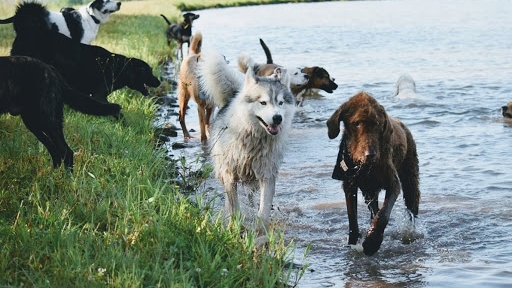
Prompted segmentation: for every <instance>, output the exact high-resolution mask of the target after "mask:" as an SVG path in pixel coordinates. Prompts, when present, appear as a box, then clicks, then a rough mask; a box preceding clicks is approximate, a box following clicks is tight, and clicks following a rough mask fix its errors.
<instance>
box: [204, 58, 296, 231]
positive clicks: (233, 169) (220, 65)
mask: <svg viewBox="0 0 512 288" xmlns="http://www.w3.org/2000/svg"><path fill="white" fill-rule="evenodd" d="M210 56H211V55H210ZM214 58H215V57H214ZM203 60H204V61H205V63H204V65H202V66H203V67H202V69H201V70H200V72H199V73H200V79H201V81H200V85H201V86H202V89H203V90H204V91H207V93H209V95H210V97H213V99H214V102H215V103H216V105H218V107H219V109H220V110H219V112H218V114H217V116H216V117H215V119H214V120H213V123H212V126H211V131H210V136H211V139H210V140H209V144H210V147H211V158H212V160H213V164H214V169H215V175H216V177H217V178H218V179H219V180H220V181H221V182H222V184H223V185H224V189H225V191H226V194H227V197H226V199H225V208H226V211H227V212H228V213H229V214H230V215H231V216H236V215H237V214H238V213H239V211H240V204H239V201H238V194H237V184H243V185H248V186H249V187H251V188H254V189H255V190H256V189H257V188H258V187H259V190H260V193H261V194H260V205H259V210H258V215H257V216H258V220H259V221H261V226H259V228H263V229H267V228H268V227H269V224H270V212H271V208H272V200H273V198H274V193H275V184H276V178H277V175H278V172H279V167H280V166H281V162H282V160H283V156H284V148H285V147H286V140H287V138H288V133H289V131H290V128H291V123H292V118H293V116H294V113H295V99H294V97H293V95H292V94H291V92H290V90H289V88H288V87H286V86H285V85H283V84H282V83H281V81H280V79H282V77H281V76H279V75H278V77H258V76H256V75H255V73H254V70H253V69H252V67H249V69H248V70H247V73H246V74H245V80H244V79H243V78H242V79H241V81H242V85H240V82H239V81H240V78H239V77H238V74H240V75H243V74H241V73H239V72H238V71H233V70H231V69H232V68H230V67H229V66H228V65H227V64H226V62H225V61H224V59H223V57H222V55H218V56H217V58H215V59H213V61H210V60H211V59H203ZM282 72H283V73H286V72H285V71H282ZM282 76H283V77H284V75H282ZM260 232H261V230H260Z"/></svg>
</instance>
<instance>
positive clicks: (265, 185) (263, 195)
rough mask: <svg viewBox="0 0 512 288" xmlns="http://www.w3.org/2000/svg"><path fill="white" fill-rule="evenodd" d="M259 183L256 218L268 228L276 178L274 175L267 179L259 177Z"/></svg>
mask: <svg viewBox="0 0 512 288" xmlns="http://www.w3.org/2000/svg"><path fill="white" fill-rule="evenodd" d="M259 184H260V207H259V209H258V218H259V219H258V220H260V221H261V224H262V225H261V226H262V228H263V229H265V230H268V228H269V226H270V211H271V209H272V201H273V200H274V193H275V189H276V179H275V177H271V178H268V179H260V180H259ZM260 232H263V231H260ZM259 234H262V233H259Z"/></svg>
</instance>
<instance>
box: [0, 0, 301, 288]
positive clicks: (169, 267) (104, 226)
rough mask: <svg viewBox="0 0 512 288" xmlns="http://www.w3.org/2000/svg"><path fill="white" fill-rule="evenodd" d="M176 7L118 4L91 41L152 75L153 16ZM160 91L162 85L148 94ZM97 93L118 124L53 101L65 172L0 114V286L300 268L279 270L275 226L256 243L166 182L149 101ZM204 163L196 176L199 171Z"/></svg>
mask: <svg viewBox="0 0 512 288" xmlns="http://www.w3.org/2000/svg"><path fill="white" fill-rule="evenodd" d="M194 2H196V3H203V2H200V1H192V2H190V3H194ZM217 2H220V3H221V4H222V2H223V1H221V0H219V1H217ZM180 3H181V2H177V1H164V0H155V1H130V2H123V6H122V9H121V11H119V12H118V13H117V14H114V15H112V16H111V19H110V21H109V22H108V23H107V24H105V25H103V26H102V27H101V28H100V32H99V35H98V37H97V39H96V40H95V41H94V43H93V44H95V45H100V46H103V47H105V48H107V49H109V50H111V51H112V52H115V53H119V54H124V55H126V56H130V57H137V58H140V59H143V60H144V61H146V62H148V63H149V64H150V65H151V66H152V67H154V73H155V74H156V75H160V71H161V65H162V63H164V62H165V61H167V60H168V59H169V55H170V54H171V51H172V50H171V49H170V48H169V47H167V44H166V40H165V37H164V30H165V22H164V21H163V20H162V19H161V17H160V16H159V14H160V13H163V14H166V15H167V16H168V17H169V18H171V19H173V20H175V19H176V17H177V16H179V10H178V9H177V8H176V7H177V6H180ZM187 3H188V2H187ZM48 5H49V8H50V9H55V10H58V9H59V7H57V6H55V4H48ZM208 5H211V6H215V5H217V4H216V2H213V1H212V2H211V3H208ZM142 12H143V13H142ZM13 13H14V7H13V5H12V4H9V3H6V2H2V3H0V18H2V19H4V18H7V17H9V16H11V15H12V14H13ZM173 15H174V17H173ZM13 38H14V33H13V31H12V25H0V56H6V55H8V54H9V51H10V46H11V44H12V41H13ZM169 89H170V87H169V85H166V84H165V83H164V84H162V85H161V87H159V88H156V89H153V90H152V91H151V92H152V94H153V95H160V94H164V93H167V92H168V91H169ZM109 100H110V101H111V102H115V103H119V104H120V105H121V106H122V107H123V114H124V115H125V118H126V121H125V122H124V123H121V122H116V121H115V120H113V119H111V118H108V117H94V116H89V115H84V114H81V113H78V112H75V111H73V110H71V109H69V108H67V107H66V108H65V123H64V133H65V137H66V140H67V142H68V144H69V146H70V147H71V149H72V150H73V151H75V156H74V172H73V173H72V174H71V173H69V172H67V171H65V169H64V168H63V167H61V168H59V169H52V168H51V166H52V162H51V158H50V155H49V154H48V152H47V150H46V149H45V147H44V146H43V145H42V144H40V143H39V142H38V141H37V140H36V138H35V137H34V136H33V135H32V134H31V133H30V132H29V131H28V130H27V129H26V127H25V126H24V125H23V123H22V121H21V119H20V118H19V117H13V116H9V115H2V116H0V247H2V249H1V250H0V286H2V287H3V286H16V287H19V286H29V287H34V286H35V287H105V286H109V287H280V286H285V283H291V284H292V285H293V284H296V281H297V280H296V279H297V278H300V272H302V271H297V270H288V269H286V268H285V262H286V260H289V255H290V253H291V251H290V250H291V248H290V246H289V245H287V244H285V241H284V240H283V238H282V234H281V233H279V232H278V231H277V232H276V233H275V234H272V235H271V236H272V237H271V241H270V242H269V245H268V247H266V248H265V249H263V248H261V247H256V246H255V245H254V243H253V240H254V235H253V234H252V232H251V231H248V232H247V231H243V227H240V225H239V223H235V225H233V226H231V227H226V225H224V224H223V223H224V221H223V219H221V218H217V216H214V215H218V214H217V212H218V211H212V209H210V203H207V202H205V200H204V199H202V198H201V197H200V196H196V194H195V193H184V191H181V189H180V187H179V186H177V185H176V184H174V182H173V181H170V179H173V178H174V177H175V175H173V173H174V171H175V169H174V167H173V165H182V164H183V165H187V163H181V164H180V163H175V164H172V163H169V162H167V161H166V160H165V157H164V156H165V152H164V151H161V150H158V149H155V144H154V140H153V127H152V123H153V120H154V117H155V109H156V106H155V104H154V100H153V99H151V98H145V97H142V96H141V95H140V94H139V93H138V92H134V91H132V90H129V89H122V90H119V91H116V92H114V93H112V95H110V96H109ZM204 170H205V171H203V172H204V173H205V174H206V176H208V173H209V172H210V171H211V167H205V169H204ZM188 181H189V182H193V180H188ZM242 234H244V235H247V236H246V237H240V235H242ZM270 255H272V257H271V256H270Z"/></svg>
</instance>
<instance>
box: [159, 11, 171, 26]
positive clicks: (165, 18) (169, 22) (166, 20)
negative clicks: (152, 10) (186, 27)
mask: <svg viewBox="0 0 512 288" xmlns="http://www.w3.org/2000/svg"><path fill="white" fill-rule="evenodd" d="M160 16H162V18H164V20H165V22H167V25H172V23H171V21H169V20H168V19H167V17H165V16H164V14H160Z"/></svg>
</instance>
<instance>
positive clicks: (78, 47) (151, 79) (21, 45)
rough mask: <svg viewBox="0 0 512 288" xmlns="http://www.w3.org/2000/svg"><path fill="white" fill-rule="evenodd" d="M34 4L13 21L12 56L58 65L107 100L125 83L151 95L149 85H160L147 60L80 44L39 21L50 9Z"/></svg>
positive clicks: (78, 83) (75, 81)
mask: <svg viewBox="0 0 512 288" xmlns="http://www.w3.org/2000/svg"><path fill="white" fill-rule="evenodd" d="M30 4H32V5H30V6H29V5H28V4H25V5H24V6H23V7H24V10H23V13H25V15H24V17H17V18H16V20H15V21H14V23H13V24H14V30H15V32H16V38H15V39H14V43H13V45H12V49H11V55H23V56H30V57H34V58H37V59H39V60H41V61H43V62H45V63H47V64H49V65H52V66H54V67H55V68H57V70H58V71H59V72H60V73H61V74H62V76H63V77H64V78H65V79H66V81H67V82H68V83H69V85H71V86H72V87H73V88H75V89H77V90H79V91H81V92H83V93H85V94H88V95H91V96H93V97H94V98H96V99H98V100H101V101H104V102H107V96H108V95H109V94H110V93H111V92H113V91H115V90H118V89H121V88H123V87H125V86H127V87H129V88H131V89H135V90H137V91H139V92H140V93H142V94H143V95H146V96H147V95H148V94H149V92H148V90H147V88H146V85H147V86H151V87H157V86H159V85H160V81H159V80H158V79H157V78H156V77H155V76H154V75H153V74H152V70H151V67H150V66H149V65H148V64H147V63H146V62H144V61H142V60H140V59H137V58H128V57H126V56H123V55H120V54H115V53H111V52H110V51H108V50H106V49H104V48H102V47H99V46H92V45H85V44H81V43H77V42H76V41H72V40H71V39H69V38H68V37H66V36H64V35H62V34H60V33H56V32H53V31H51V30H50V29H48V27H47V25H46V23H45V21H44V20H38V19H44V18H42V17H41V16H40V14H44V13H46V8H45V7H44V6H42V5H40V4H37V3H30ZM20 13H21V12H18V14H20ZM64 101H65V102H66V103H67V101H68V99H67V98H66V97H65V98H64ZM95 102H98V101H95ZM98 103H100V104H101V102H98ZM113 116H115V117H116V118H117V116H119V115H118V114H116V115H113Z"/></svg>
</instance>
